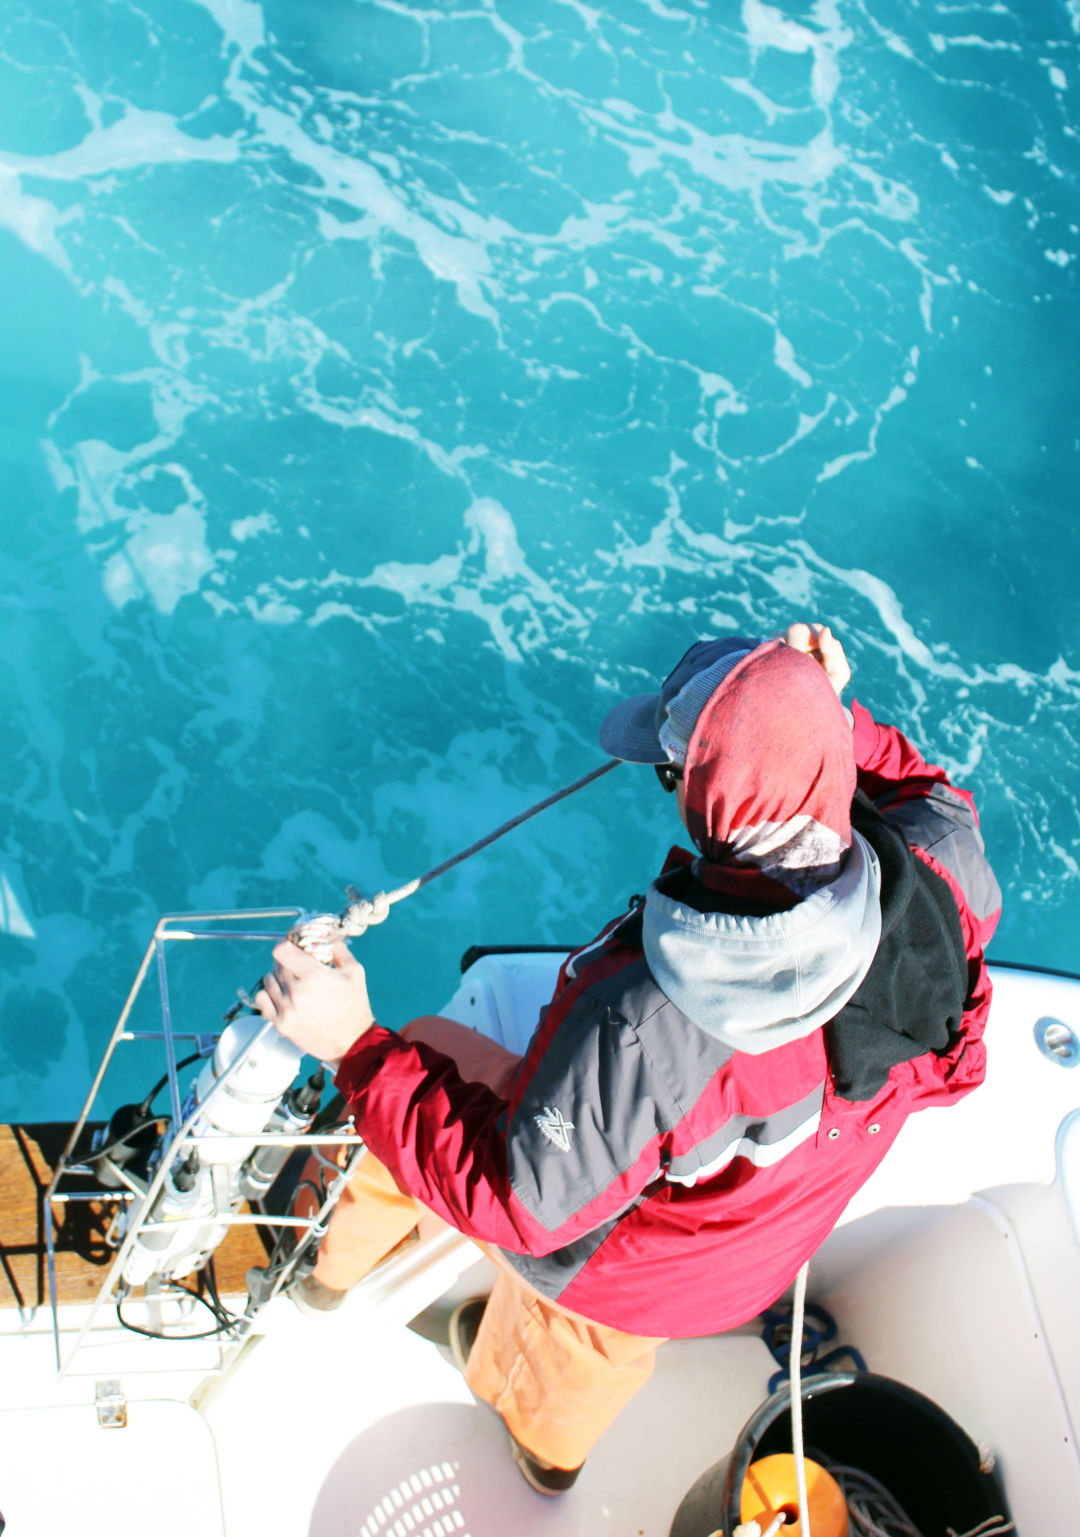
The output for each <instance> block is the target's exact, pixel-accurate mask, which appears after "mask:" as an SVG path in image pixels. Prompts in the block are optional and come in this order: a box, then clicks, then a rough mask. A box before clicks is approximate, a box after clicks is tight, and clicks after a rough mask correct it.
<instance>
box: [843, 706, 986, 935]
mask: <svg viewBox="0 0 1080 1537" xmlns="http://www.w3.org/2000/svg"><path fill="white" fill-rule="evenodd" d="M851 713H852V717H853V721H854V726H853V738H852V740H853V745H854V748H855V767H856V772H857V776H858V784H859V788H860V790H863V791H864V792H865V793H866V794H867V795H868V796H869V797H870V799H871V800H872V801H873V802H874V804H875V806H877V808H878V810H879V811H880V812H881V814H882V815H883V816H884V817H885V818H886V819H887V820H888V821H890V822H892V823H893V824H894V826H896V827H898V828H900V829H901V831H902V832H903V833H904V836H905V837H906V838H907V841H908V843H909V844H910V845H911V847H912V848H913V849H915V851H916V853H918V854H920V855H921V856H922V857H923V858H924V860H925V862H926V863H927V864H929V865H930V866H931V868H932V869H934V870H935V871H936V872H937V873H938V874H939V875H942V876H944V878H945V879H946V880H947V882H948V884H949V886H950V888H951V889H952V891H953V895H954V896H955V897H956V898H957V905H958V906H959V907H960V912H961V921H962V923H963V926H964V930H965V941H966V942H967V944H968V954H969V956H970V955H973V954H975V953H976V952H977V951H981V950H983V949H985V947H986V945H987V944H989V942H990V938H991V936H992V935H993V932H994V930H995V928H996V927H997V921H998V918H999V917H1000V915H1001V888H1000V886H999V885H998V883H997V880H996V878H995V876H994V872H993V870H992V869H991V868H990V863H989V860H988V859H987V857H986V848H985V845H984V844H983V839H982V833H981V832H980V831H979V818H978V815H977V813H976V811H975V803H974V800H973V799H972V796H971V793H970V791H968V790H961V789H958V788H957V787H956V786H955V785H952V784H950V783H949V779H948V776H947V774H946V773H945V770H944V769H942V768H938V767H937V766H936V765H935V764H932V763H927V762H926V760H925V759H924V758H923V756H922V754H921V753H920V752H919V751H918V749H917V748H916V747H914V746H913V745H912V743H911V742H910V741H908V739H907V737H906V736H904V734H903V732H902V731H899V730H898V729H897V728H896V727H895V726H884V725H881V724H880V723H879V722H877V721H875V720H874V719H873V717H872V716H871V715H870V713H869V712H868V711H867V710H866V709H864V708H863V706H862V705H861V704H859V702H858V701H857V700H854V701H852V706H851Z"/></svg>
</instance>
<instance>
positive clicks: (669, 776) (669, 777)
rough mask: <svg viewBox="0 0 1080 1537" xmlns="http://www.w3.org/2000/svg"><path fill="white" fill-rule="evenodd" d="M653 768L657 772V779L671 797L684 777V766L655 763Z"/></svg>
mask: <svg viewBox="0 0 1080 1537" xmlns="http://www.w3.org/2000/svg"><path fill="white" fill-rule="evenodd" d="M653 768H654V769H655V770H656V777H657V779H659V781H660V783H661V785H662V786H663V788H664V789H665V790H666V791H667V792H668V794H669V795H670V794H671V792H672V791H673V790H674V788H675V786H676V785H677V784H678V783H679V780H680V779H681V778H682V776H683V771H682V765H681V764H680V763H654V764H653Z"/></svg>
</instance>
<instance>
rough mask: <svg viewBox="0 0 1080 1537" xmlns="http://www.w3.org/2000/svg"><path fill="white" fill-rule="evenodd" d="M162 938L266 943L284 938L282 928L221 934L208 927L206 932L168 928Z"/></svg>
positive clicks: (233, 931) (234, 930) (223, 932)
mask: <svg viewBox="0 0 1080 1537" xmlns="http://www.w3.org/2000/svg"><path fill="white" fill-rule="evenodd" d="M161 938H162V939H258V940H261V941H263V942H264V943H266V944H269V943H270V942H271V941H272V940H277V939H281V938H282V934H281V930H280V929H266V930H265V931H264V930H261V929H249V930H244V931H241V930H239V929H225V930H223V931H222V932H221V933H220V934H215V933H213V932H212V931H211V930H209V929H207V930H206V932H205V933H203V932H201V931H200V930H198V929H168V930H166V932H165V933H164V934H162V936H161Z"/></svg>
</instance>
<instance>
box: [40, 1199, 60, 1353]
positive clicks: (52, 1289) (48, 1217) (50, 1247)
mask: <svg viewBox="0 0 1080 1537" xmlns="http://www.w3.org/2000/svg"><path fill="white" fill-rule="evenodd" d="M42 1215H43V1216H44V1218H45V1252H46V1255H47V1257H48V1265H49V1301H50V1303H51V1305H52V1327H53V1351H54V1353H55V1355H56V1370H57V1372H59V1370H60V1310H59V1308H58V1307H57V1302H56V1242H55V1239H54V1236H53V1218H52V1207H51V1206H50V1205H49V1198H48V1196H46V1197H45V1199H44V1211H43V1213H42Z"/></svg>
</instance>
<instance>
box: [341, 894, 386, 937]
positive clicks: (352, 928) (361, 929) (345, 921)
mask: <svg viewBox="0 0 1080 1537" xmlns="http://www.w3.org/2000/svg"><path fill="white" fill-rule="evenodd" d="M348 892H349V896H350V898H351V901H350V903H349V906H348V907H347V908H346V909H345V911H344V912H343V913H342V915H341V926H342V928H343V930H344V931H345V933H346V934H347V935H348V936H349V938H350V939H358V938H359V937H360V935H361V934H364V933H366V931H367V930H368V929H369V928H370V927H371V925H372V924H374V923H385V921H386V919H387V918H388V917H389V916H390V898H389V897H388V896H387V895H386V892H385V891H377V892H376V893H375V895H374V896H373V897H365V896H364V895H362V893H361V892H359V891H357V889H356V887H355V886H350V887H349V888H348Z"/></svg>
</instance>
